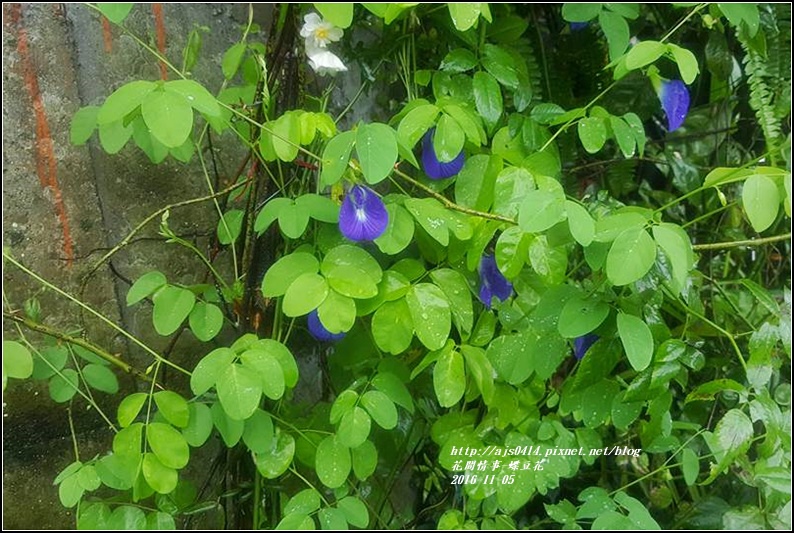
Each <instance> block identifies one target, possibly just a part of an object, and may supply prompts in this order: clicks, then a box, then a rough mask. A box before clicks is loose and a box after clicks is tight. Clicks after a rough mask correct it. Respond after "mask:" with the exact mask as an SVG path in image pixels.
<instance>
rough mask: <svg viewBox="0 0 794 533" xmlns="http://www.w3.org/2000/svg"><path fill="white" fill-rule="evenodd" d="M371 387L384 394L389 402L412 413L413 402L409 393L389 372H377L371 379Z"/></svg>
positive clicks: (398, 379)
mask: <svg viewBox="0 0 794 533" xmlns="http://www.w3.org/2000/svg"><path fill="white" fill-rule="evenodd" d="M372 386H373V387H375V388H376V389H378V390H379V391H381V392H382V393H384V394H386V396H388V397H389V399H390V400H391V401H393V402H394V403H396V404H397V405H399V406H400V407H403V408H404V409H406V410H407V411H408V412H409V413H413V412H414V402H413V399H412V398H411V393H410V392H408V389H407V388H406V387H405V384H404V383H403V382H402V381H401V380H400V378H398V377H397V376H396V375H395V374H393V373H391V372H378V374H376V375H375V377H374V378H372Z"/></svg>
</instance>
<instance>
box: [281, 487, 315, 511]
mask: <svg viewBox="0 0 794 533" xmlns="http://www.w3.org/2000/svg"><path fill="white" fill-rule="evenodd" d="M319 508H320V495H319V493H318V492H317V491H316V490H314V489H304V490H302V491H300V492H299V493H297V494H296V495H295V496H293V497H292V498H290V499H289V501H288V502H287V505H285V506H284V514H285V515H289V514H293V513H301V514H305V515H308V514H311V513H313V512H314V511H316V510H317V509H319Z"/></svg>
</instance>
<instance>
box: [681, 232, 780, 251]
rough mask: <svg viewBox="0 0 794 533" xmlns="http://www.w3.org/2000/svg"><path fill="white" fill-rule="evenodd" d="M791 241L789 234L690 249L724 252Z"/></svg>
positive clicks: (708, 244) (696, 246) (713, 243)
mask: <svg viewBox="0 0 794 533" xmlns="http://www.w3.org/2000/svg"><path fill="white" fill-rule="evenodd" d="M789 239H791V232H789V233H784V234H783V235H773V236H772V237H763V238H761V239H748V240H745V241H728V242H712V243H707V244H695V245H693V246H692V249H693V250H695V251H698V250H726V249H728V248H739V247H741V246H763V245H765V244H769V243H772V242H780V241H787V240H789Z"/></svg>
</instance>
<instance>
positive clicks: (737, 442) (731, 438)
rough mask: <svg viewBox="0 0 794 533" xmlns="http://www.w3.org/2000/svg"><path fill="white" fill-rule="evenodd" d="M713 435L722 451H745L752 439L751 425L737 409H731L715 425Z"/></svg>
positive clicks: (745, 416)
mask: <svg viewBox="0 0 794 533" xmlns="http://www.w3.org/2000/svg"><path fill="white" fill-rule="evenodd" d="M714 435H715V436H716V437H717V443H718V444H719V446H720V449H721V450H723V451H732V452H735V451H737V450H746V447H747V446H749V444H750V440H751V439H752V438H753V423H752V422H751V421H750V419H749V418H748V417H747V415H746V414H744V413H743V412H742V411H740V410H739V409H731V410H730V411H728V412H727V413H725V416H723V417H722V420H720V421H719V423H717V427H716V428H715V429H714ZM739 453H743V452H739Z"/></svg>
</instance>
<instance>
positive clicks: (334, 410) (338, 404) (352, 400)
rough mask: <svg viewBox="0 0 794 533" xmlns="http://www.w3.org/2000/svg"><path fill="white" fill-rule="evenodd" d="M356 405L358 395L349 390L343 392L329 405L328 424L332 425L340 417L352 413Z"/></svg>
mask: <svg viewBox="0 0 794 533" xmlns="http://www.w3.org/2000/svg"><path fill="white" fill-rule="evenodd" d="M357 403H358V393H357V392H356V391H354V390H350V389H347V390H343V391H342V392H341V393H340V394H339V396H337V397H336V400H334V403H333V404H332V405H331V413H330V417H329V420H330V422H331V423H332V424H336V423H337V422H339V421H340V420H341V419H342V416H343V415H345V414H346V413H349V412H350V411H352V410H353V407H355V405H356V404H357Z"/></svg>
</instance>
